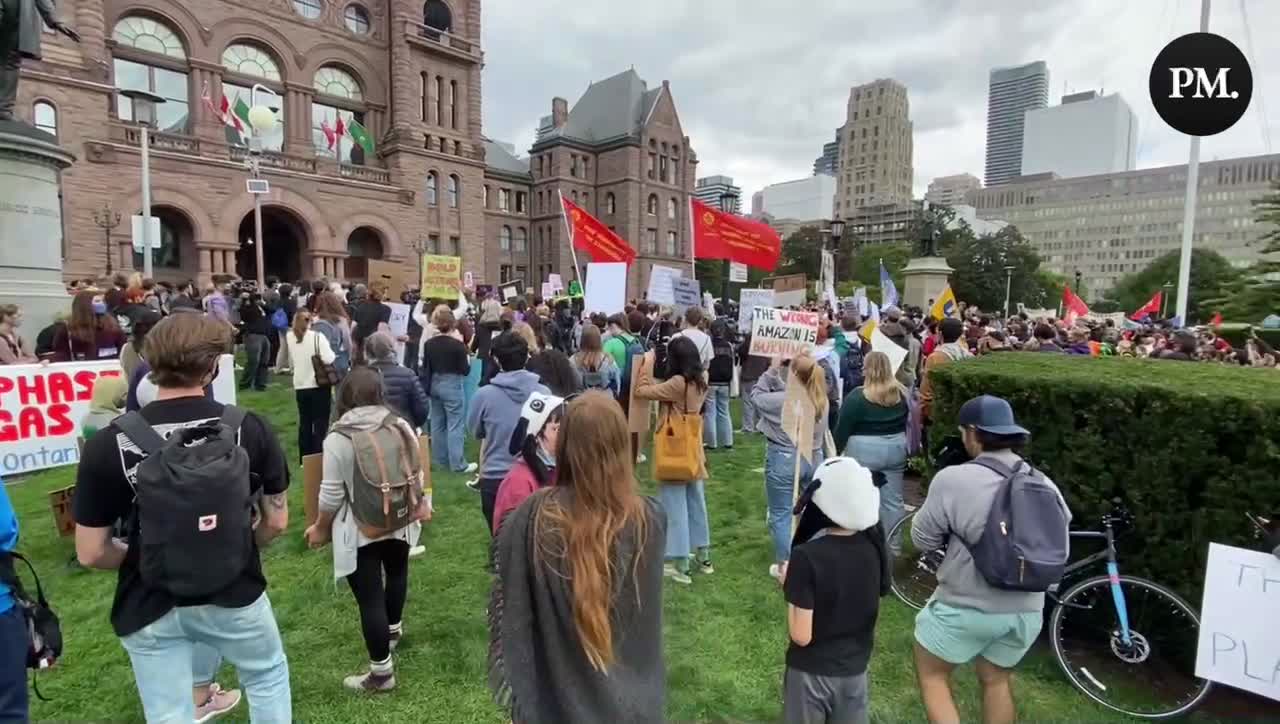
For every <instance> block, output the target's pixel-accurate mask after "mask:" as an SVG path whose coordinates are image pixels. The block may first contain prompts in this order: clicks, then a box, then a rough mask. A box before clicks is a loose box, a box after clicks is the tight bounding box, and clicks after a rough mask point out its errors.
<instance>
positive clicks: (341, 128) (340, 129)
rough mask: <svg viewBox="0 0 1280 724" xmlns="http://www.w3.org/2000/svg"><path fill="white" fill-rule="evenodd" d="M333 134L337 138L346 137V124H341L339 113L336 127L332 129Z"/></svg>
mask: <svg viewBox="0 0 1280 724" xmlns="http://www.w3.org/2000/svg"><path fill="white" fill-rule="evenodd" d="M333 133H334V135H336V136H337V137H338V138H342V137H343V136H345V135H347V124H345V123H343V122H342V114H341V113H339V114H338V125H336V126H334V127H333Z"/></svg>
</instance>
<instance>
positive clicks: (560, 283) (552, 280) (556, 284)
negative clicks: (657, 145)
mask: <svg viewBox="0 0 1280 724" xmlns="http://www.w3.org/2000/svg"><path fill="white" fill-rule="evenodd" d="M547 284H550V285H551V293H552V294H559V293H560V292H563V291H564V279H563V278H561V276H560V275H559V274H550V275H548V276H547Z"/></svg>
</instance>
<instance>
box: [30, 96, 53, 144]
mask: <svg viewBox="0 0 1280 724" xmlns="http://www.w3.org/2000/svg"><path fill="white" fill-rule="evenodd" d="M31 121H32V125H34V126H35V127H36V128H38V129H40V130H41V131H44V132H45V133H47V134H49V135H50V136H53V137H54V138H57V137H58V109H57V108H54V106H53V104H52V103H50V102H49V101H46V100H39V101H36V102H35V104H34V105H32V106H31Z"/></svg>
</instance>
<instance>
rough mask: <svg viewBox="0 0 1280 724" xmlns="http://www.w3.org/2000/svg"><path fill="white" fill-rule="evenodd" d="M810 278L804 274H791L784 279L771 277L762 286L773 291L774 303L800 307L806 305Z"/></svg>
mask: <svg viewBox="0 0 1280 724" xmlns="http://www.w3.org/2000/svg"><path fill="white" fill-rule="evenodd" d="M807 285H808V277H806V276H805V275H804V274H789V275H787V276H783V277H770V278H768V279H765V280H764V283H763V284H762V285H761V286H764V287H769V288H772V289H773V303H774V304H777V305H780V306H784V307H798V306H800V305H802V304H804V301H805V296H806V295H807V292H806V291H805V287H806V286H807Z"/></svg>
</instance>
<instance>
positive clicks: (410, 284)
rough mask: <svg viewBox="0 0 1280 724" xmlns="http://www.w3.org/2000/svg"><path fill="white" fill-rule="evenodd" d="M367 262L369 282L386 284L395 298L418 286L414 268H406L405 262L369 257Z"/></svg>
mask: <svg viewBox="0 0 1280 724" xmlns="http://www.w3.org/2000/svg"><path fill="white" fill-rule="evenodd" d="M366 264H367V266H368V274H367V281H368V283H369V284H374V283H377V282H381V283H383V284H386V285H387V289H388V290H389V291H390V292H391V296H392V297H394V298H397V299H398V298H399V297H400V292H402V291H404V290H405V289H413V288H414V287H416V286H418V280H417V279H416V278H414V276H413V270H412V269H408V268H406V267H405V266H404V265H403V264H395V263H393V262H389V261H382V260H380V259H369V260H367V261H366Z"/></svg>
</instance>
